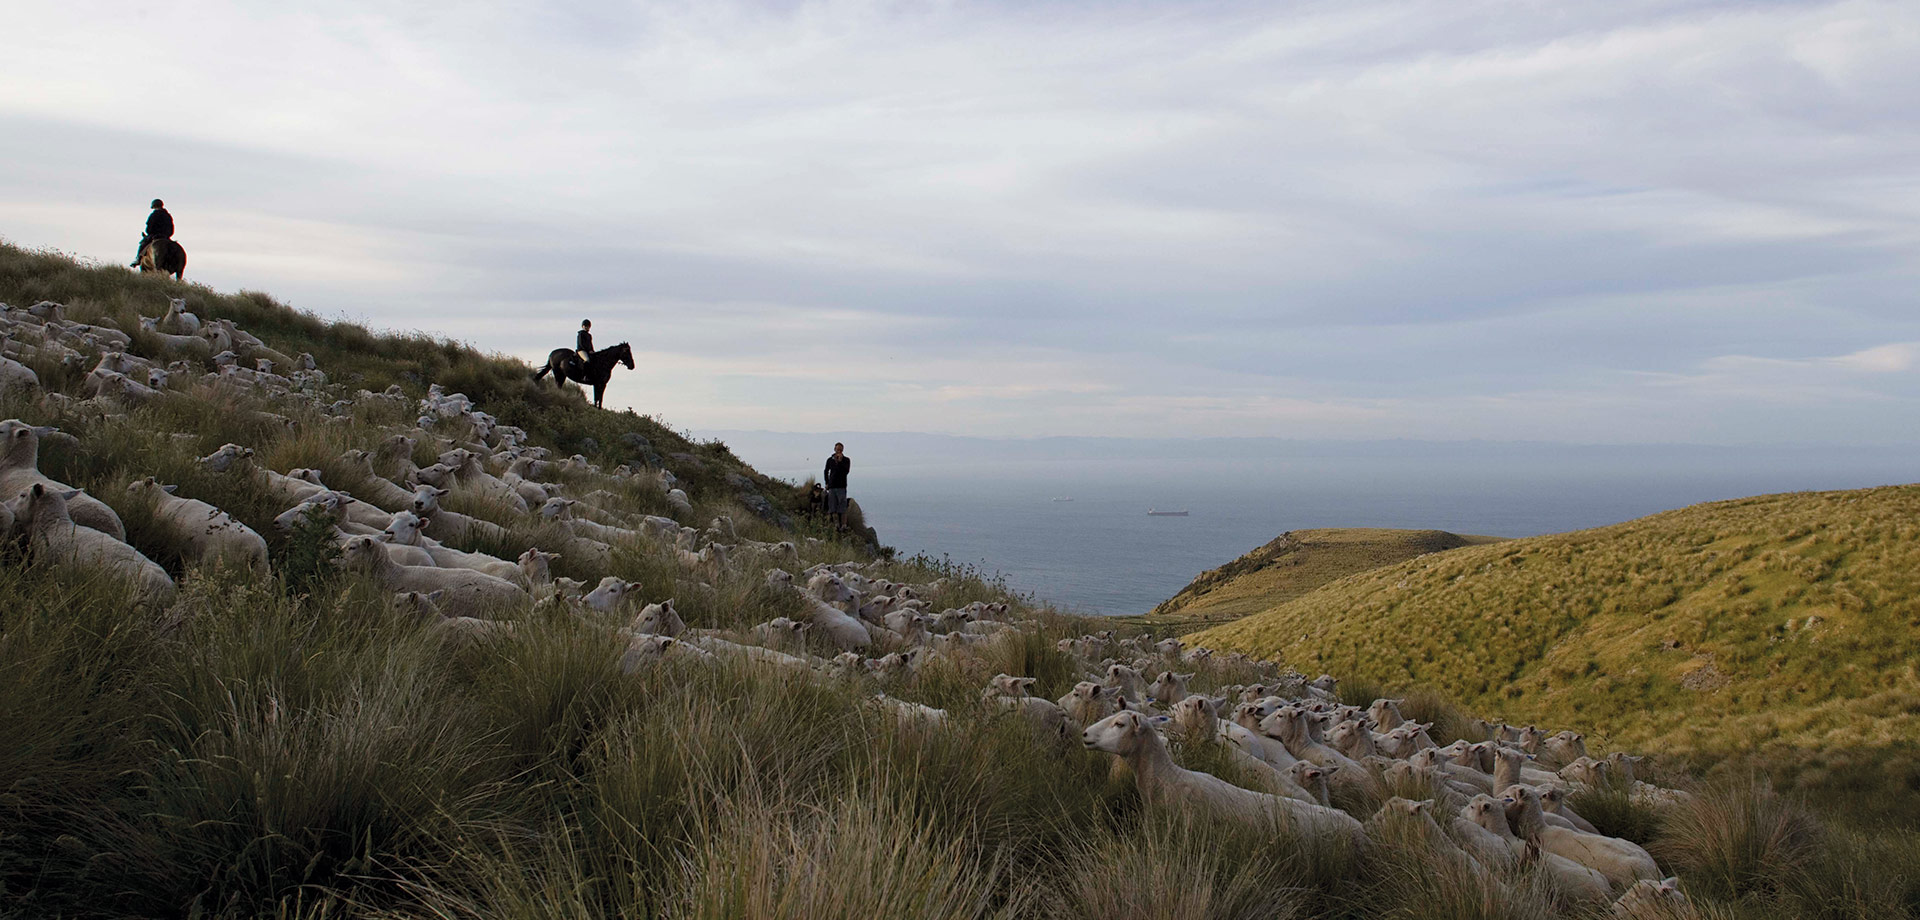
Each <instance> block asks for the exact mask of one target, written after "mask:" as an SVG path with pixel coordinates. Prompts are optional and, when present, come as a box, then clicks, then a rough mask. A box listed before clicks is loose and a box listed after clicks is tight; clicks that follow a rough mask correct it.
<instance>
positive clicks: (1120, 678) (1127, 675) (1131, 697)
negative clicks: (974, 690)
mask: <svg viewBox="0 0 1920 920" xmlns="http://www.w3.org/2000/svg"><path fill="white" fill-rule="evenodd" d="M943 616H944V614H943ZM1103 680H1104V682H1105V683H1106V685H1107V686H1109V687H1112V688H1114V689H1115V690H1118V691H1119V692H1120V697H1121V698H1122V699H1124V700H1126V701H1127V702H1129V703H1145V702H1146V701H1147V681H1146V678H1145V677H1142V676H1141V674H1140V672H1139V671H1138V670H1137V669H1135V668H1131V667H1128V666H1127V665H1124V664H1110V665H1108V666H1107V670H1106V673H1105V674H1104V675H1103Z"/></svg>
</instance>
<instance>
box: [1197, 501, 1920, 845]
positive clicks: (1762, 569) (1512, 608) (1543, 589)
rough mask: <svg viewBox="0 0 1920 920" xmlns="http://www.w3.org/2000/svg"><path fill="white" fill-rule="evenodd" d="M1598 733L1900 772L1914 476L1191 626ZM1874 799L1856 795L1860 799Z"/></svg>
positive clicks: (1487, 549)
mask: <svg viewBox="0 0 1920 920" xmlns="http://www.w3.org/2000/svg"><path fill="white" fill-rule="evenodd" d="M1192 639H1193V641H1195V642H1200V643H1204V644H1207V645H1210V646H1214V647H1216V648H1225V649H1240V650H1244V651H1247V652H1249V653H1253V654H1256V655H1275V654H1277V655H1279V656H1281V658H1282V659H1283V660H1285V661H1286V662H1288V663H1289V664H1292V665H1294V666H1295V667H1298V668H1300V669H1302V670H1305V671H1308V672H1317V671H1320V670H1327V671H1331V672H1333V673H1335V674H1343V675H1348V676H1350V677H1354V678H1359V679H1363V680H1368V681H1374V682H1378V683H1381V684H1387V685H1394V686H1408V685H1424V686H1430V687H1433V688H1436V689H1438V690H1440V691H1442V692H1444V693H1446V694H1448V695H1449V696H1451V697H1453V698H1455V699H1457V700H1459V701H1460V702H1461V703H1462V704H1463V705H1465V706H1466V707H1468V708H1470V709H1474V710H1479V711H1483V712H1487V713H1491V714H1496V715H1499V716H1501V717H1504V718H1506V719H1508V720H1510V721H1516V722H1538V723H1540V724H1542V725H1553V726H1567V725H1582V726H1586V727H1587V728H1588V729H1590V733H1591V734H1590V737H1591V738H1592V739H1594V740H1597V741H1599V742H1600V743H1599V744H1598V745H1597V746H1599V747H1606V748H1612V749H1629V750H1658V751H1666V752H1675V753H1682V754H1686V755H1689V756H1691V757H1693V758H1694V759H1695V760H1697V761H1699V762H1701V763H1713V762H1717V761H1718V760H1720V759H1721V758H1723V757H1725V756H1727V755H1738V758H1737V759H1739V760H1740V761H1741V762H1754V763H1760V764H1763V765H1766V766H1768V767H1769V768H1770V769H1772V770H1773V771H1774V772H1775V773H1777V774H1778V775H1780V776H1783V777H1785V778H1786V779H1787V780H1788V781H1789V782H1792V783H1794V784H1797V785H1800V786H1803V787H1807V788H1815V789H1844V788H1847V787H1852V786H1858V785H1862V784H1864V785H1865V786H1866V787H1868V788H1873V789H1882V790H1891V791H1895V792H1898V793H1901V794H1902V795H1903V799H1904V800H1905V801H1907V802H1908V805H1907V806H1906V807H1907V808H1909V809H1910V808H1911V807H1912V804H1911V798H1912V797H1911V795H1910V793H1911V792H1912V791H1913V790H1915V789H1920V760H1915V759H1914V757H1913V756H1912V755H1913V753H1914V751H1915V748H1914V739H1915V733H1916V730H1920V674H1917V673H1916V670H1915V667H1916V666H1915V662H1916V661H1920V486H1899V487H1889V488H1879V489H1867V490H1862V491H1851V492H1823V493H1800V494H1787V495H1768V496H1761V497H1757V498H1750V499H1744V500H1740V501H1730V502H1719V503H1715V504H1707V505H1699V506H1695V507H1691V508H1685V509H1681V510H1678V511H1670V512H1666V513H1663V514H1656V515H1653V516H1651V517H1647V518H1642V519H1640V520H1636V521H1631V522H1628V523H1625V524H1620V525H1617V526H1613V527H1604V528H1600V529H1597V530H1587V531H1580V532H1577V533H1569V534H1559V535H1553V536H1543V537H1533V538H1529V539H1524V540H1515V541H1511V542H1506V543H1498V544H1494V545H1490V546H1475V547H1467V548H1463V549H1458V550H1454V551H1451V552H1447V553H1442V554H1439V555H1434V556H1427V557H1423V558H1419V559H1415V560H1411V561H1408V562H1404V563H1401V564H1398V565H1395V566H1392V567H1389V568H1384V569H1380V570H1377V571H1373V572H1368V573H1365V574H1362V575H1357V576H1353V577H1350V578H1347V579H1344V580H1341V581H1338V582H1335V583H1333V584H1330V585H1327V586H1325V587H1323V588H1320V589H1319V590H1317V591H1314V592H1313V593H1310V594H1307V595H1305V596H1302V597H1299V598H1296V599H1294V600H1292V601H1289V602H1287V603H1284V604H1280V605H1277V606H1275V607H1274V608H1272V609H1270V610H1267V611H1264V612H1262V613H1259V614H1256V615H1253V616H1250V617H1247V618H1246V619H1244V620H1241V621H1239V622H1236V623H1232V624H1229V625H1225V626H1219V627H1215V628H1213V629H1209V630H1206V631H1204V632H1201V633H1199V634H1198V635H1196V636H1193V637H1192ZM1875 807H1878V806H1875Z"/></svg>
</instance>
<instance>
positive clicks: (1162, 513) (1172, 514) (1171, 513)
mask: <svg viewBox="0 0 1920 920" xmlns="http://www.w3.org/2000/svg"><path fill="white" fill-rule="evenodd" d="M1147 516H1148V517H1186V516H1187V513H1186V512H1185V511H1156V510H1154V509H1152V508H1148V509H1147Z"/></svg>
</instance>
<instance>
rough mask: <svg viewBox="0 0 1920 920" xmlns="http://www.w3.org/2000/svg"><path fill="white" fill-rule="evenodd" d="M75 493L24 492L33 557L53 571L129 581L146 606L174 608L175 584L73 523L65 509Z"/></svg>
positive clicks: (42, 486) (112, 541)
mask: <svg viewBox="0 0 1920 920" xmlns="http://www.w3.org/2000/svg"><path fill="white" fill-rule="evenodd" d="M79 494H80V492H79V490H78V489H63V490H56V489H54V488H52V487H50V486H49V485H48V484H47V483H44V482H36V483H34V484H33V485H31V486H29V487H28V488H27V491H26V499H27V501H26V514H25V521H26V530H27V537H28V541H29V543H30V545H31V546H32V547H33V552H34V555H35V556H36V557H37V558H40V559H43V560H45V561H47V562H49V563H51V564H53V565H57V566H65V567H71V568H75V569H81V570H84V571H90V572H93V571H98V572H109V573H112V574H114V575H118V576H120V577H123V578H126V579H127V580H129V581H132V582H133V583H134V585H135V587H136V589H137V590H138V591H139V594H140V598H141V600H142V601H143V602H144V603H147V604H150V605H153V606H156V607H164V606H166V605H167V604H168V603H170V602H172V600H173V595H174V585H173V579H172V578H169V577H168V576H167V571H166V570H165V569H163V568H161V567H159V566H158V565H155V564H154V563H153V560H151V559H148V558H147V557H145V556H143V555H141V554H140V551H139V550H137V549H134V548H133V547H131V546H128V545H127V544H125V543H123V542H121V541H120V540H118V539H116V538H114V537H113V536H112V535H110V534H105V533H101V532H100V531H97V530H94V529H93V528H91V527H87V526H85V525H82V524H78V523H75V522H74V520H73V518H72V516H71V515H70V514H69V512H68V510H67V503H68V502H70V501H72V500H73V499H74V498H75V497H77V496H78V495H79Z"/></svg>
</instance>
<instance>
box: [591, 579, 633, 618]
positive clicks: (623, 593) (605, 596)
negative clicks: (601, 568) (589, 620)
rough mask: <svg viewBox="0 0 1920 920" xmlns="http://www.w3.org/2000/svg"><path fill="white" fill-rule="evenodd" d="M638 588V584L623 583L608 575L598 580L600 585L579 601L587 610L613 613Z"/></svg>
mask: <svg viewBox="0 0 1920 920" xmlns="http://www.w3.org/2000/svg"><path fill="white" fill-rule="evenodd" d="M639 587H640V584H639V582H633V581H625V580H623V579H621V578H620V577H619V576H618V575H608V576H606V577H605V578H602V579H600V584H598V585H596V586H594V589H593V590H592V591H589V592H587V594H586V596H585V597H583V598H581V599H580V600H581V603H583V604H585V605H586V606H587V608H588V609H589V610H598V611H600V612H601V613H613V612H615V611H618V610H619V609H620V605H621V604H622V603H623V602H625V601H626V599H627V596H628V595H629V594H631V593H633V592H634V591H635V590H638V589H639Z"/></svg>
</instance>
